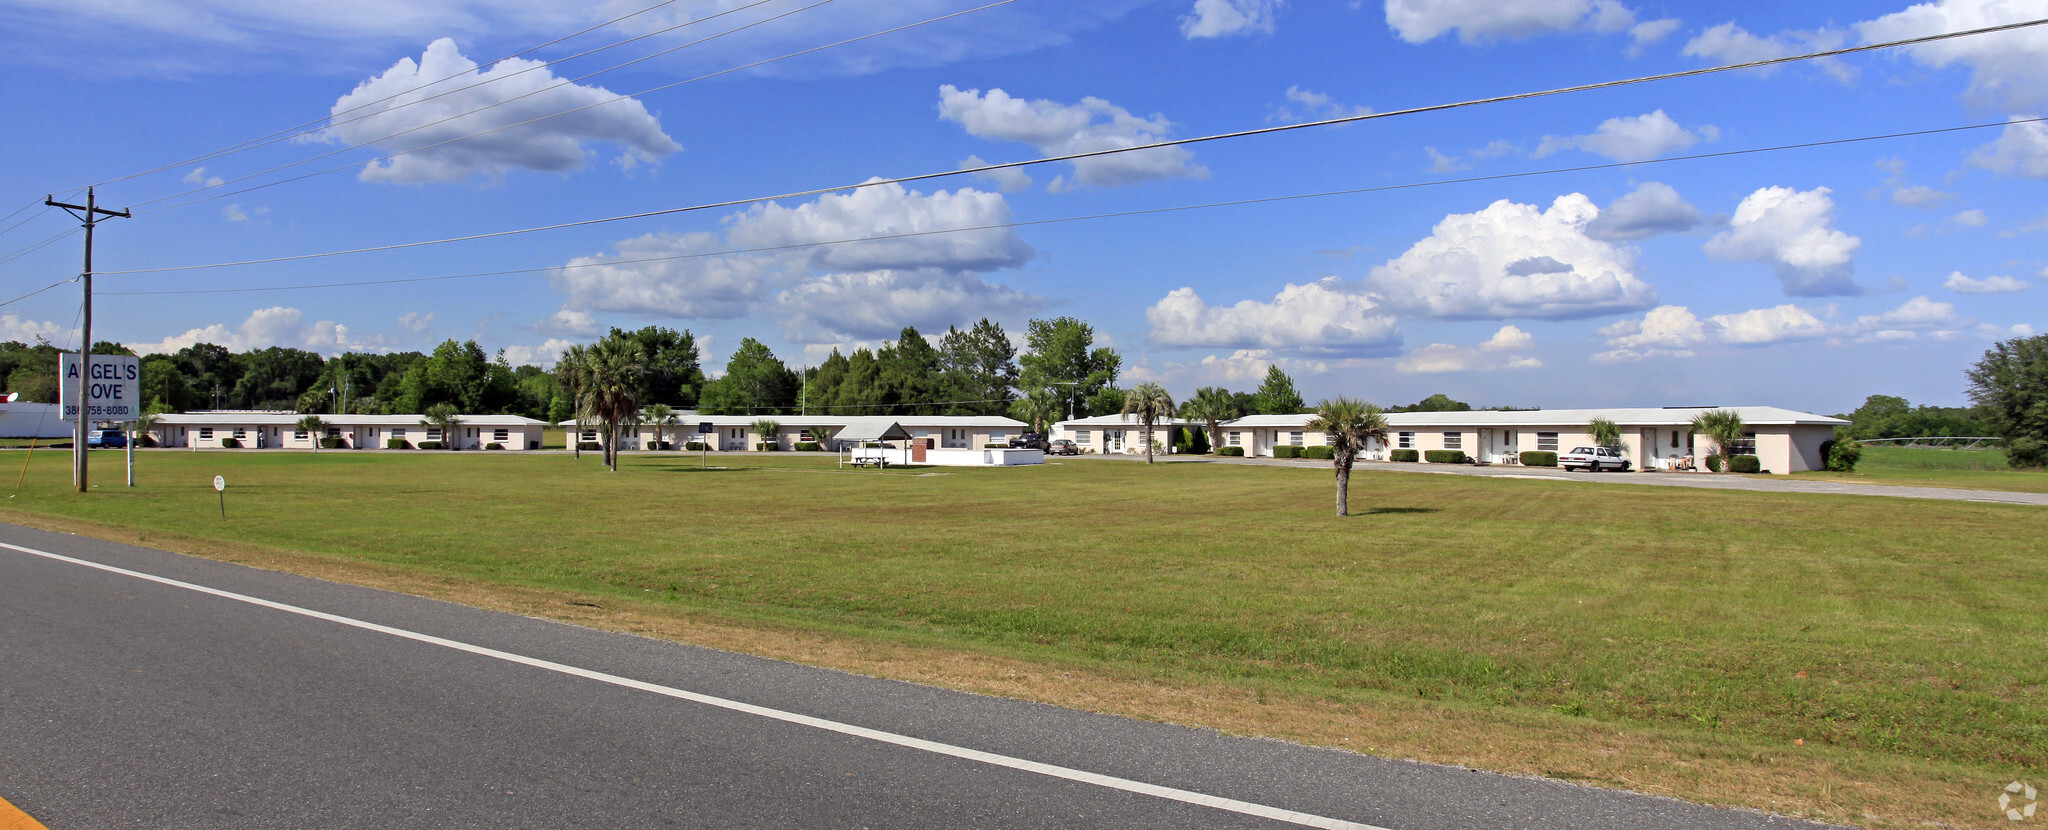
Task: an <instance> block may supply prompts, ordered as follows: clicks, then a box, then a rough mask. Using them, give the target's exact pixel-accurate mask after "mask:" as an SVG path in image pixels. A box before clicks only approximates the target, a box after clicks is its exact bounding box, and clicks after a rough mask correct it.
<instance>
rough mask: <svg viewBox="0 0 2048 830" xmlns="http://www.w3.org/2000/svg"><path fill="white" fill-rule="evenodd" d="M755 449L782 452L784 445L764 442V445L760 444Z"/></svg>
mask: <svg viewBox="0 0 2048 830" xmlns="http://www.w3.org/2000/svg"><path fill="white" fill-rule="evenodd" d="M754 449H757V450H760V451H761V452H780V451H781V450H782V445H781V444H762V445H760V446H758V447H755V448H754Z"/></svg>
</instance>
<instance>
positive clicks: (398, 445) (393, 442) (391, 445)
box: [384, 438, 412, 450]
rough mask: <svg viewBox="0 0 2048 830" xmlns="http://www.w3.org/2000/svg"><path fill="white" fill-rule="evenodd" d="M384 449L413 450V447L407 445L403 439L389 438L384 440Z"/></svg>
mask: <svg viewBox="0 0 2048 830" xmlns="http://www.w3.org/2000/svg"><path fill="white" fill-rule="evenodd" d="M384 448H385V449H387V450H409V449H412V445H411V444H408V443H406V442H405V439H403V438H387V439H385V440H384Z"/></svg>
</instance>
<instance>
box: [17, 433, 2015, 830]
mask: <svg viewBox="0 0 2048 830" xmlns="http://www.w3.org/2000/svg"><path fill="white" fill-rule="evenodd" d="M138 458H139V469H140V472H139V474H138V475H139V479H140V481H141V483H142V485H143V486H141V487H138V488H134V489H132V490H131V489H129V488H126V487H123V486H121V482H122V477H121V468H120V462H119V455H118V453H113V452H104V453H96V454H95V455H94V460H95V470H96V473H95V478H96V481H98V482H99V483H100V484H99V486H98V487H97V489H96V490H95V492H93V493H91V494H89V495H86V496H80V495H78V494H75V493H72V492H69V489H68V485H69V467H68V456H66V455H64V454H60V453H50V454H47V455H45V454H38V455H37V457H36V458H35V460H34V461H33V462H32V463H30V464H29V465H28V467H27V480H26V483H25V484H24V485H23V486H21V487H20V489H18V490H16V491H13V492H14V498H12V499H10V500H8V501H6V502H5V504H4V508H0V519H6V520H10V521H20V522H24V523H30V524H41V525H44V526H54V527H60V528H62V529H70V530H78V531H81V532H93V533H99V534H101V535H106V536H109V537H110V538H116V539H120V540H123V541H140V542H142V543H144V544H151V545H159V546H164V547H169V548H172V549H177V550H186V551H190V552H195V553H200V554H204V555H215V556H220V557H222V558H228V559H237V560H241V561H251V562H254V563H256V564H262V565H265V566H268V567H279V568H284V569H289V570H298V571H301V572H306V573H311V574H315V575H321V576H329V577H334V578H342V579H354V580H357V581H363V582H366V583H368V584H377V585H383V586H389V587H399V588H401V589H407V590H416V591H418V592H421V593H426V594H429V595H436V596H446V597H449V598H453V599H458V600H460V601H465V602H471V603H474V604H479V605H487V606H494V607H505V608H510V609H512V610H519V611H521V612H523V613H535V614H543V615H552V616H558V617H564V618H569V619H575V620H578V621H582V622H586V623H590V624H597V625H610V626H613V627H619V628H624V629H627V630H636V631H645V632H648V633H654V634H661V635H665V636H676V637H679V638H681V639H694V640H697V641H703V642H709V643H710V644H713V645H720V646H724V647H733V648H742V649H747V650H754V651H758V652H761V653H766V654H771V655H774V656H786V657H794V658H797V659H806V660H810V661H812V662H817V663H821V664H826V665H834V666H838V667H842V668H849V669H853V670H857V671H865V672H868V673H874V674H882V675H888V676H898V677H906V678H911V679H918V680H923V681H927V682H936V683H942V684H947V685H955V686H959V687H963V688H971V689H976V690H980V691H990V692H995V693H1003V694H1015V695H1020V696H1027V697H1037V698H1040V699H1045V700H1049V701H1052V702H1059V703H1067V704H1070V705H1083V706H1090V707H1092V708H1098V709H1104V710H1109V711H1119V712H1124V713H1127V714H1134V715H1138V716H1144V717H1156V718H1162V719H1169V720H1175V721H1180V722H1188V723H1198V724H1204V725H1210V726H1215V727H1217V728H1222V729H1226V730H1229V731H1236V732H1251V733H1259V734H1269V735H1275V736H1279V737H1286V738H1290V739H1296V740H1304V741H1309V742H1314V743H1322V744H1327V745H1331V746H1339V747H1345V748H1352V749H1358V750H1361V751H1370V752H1376V753H1379V754H1390V755H1396V756H1399V757H1416V758H1422V759H1427V760H1435V761H1442V762H1450V763H1464V764H1470V765H1474V766H1480V767H1485V768H1489V769H1497V770H1502V771H1510V772H1526V773H1535V774H1545V775H1553V776H1562V777H1567V778H1573V779H1579V780H1584V781H1588V782H1591V783H1597V784H1602V785H1607V786H1617V787H1626V788H1630V789H1636V790H1641V791H1647V792H1655V793H1662V794H1669V795H1675V796H1679V797H1683V798H1689V799H1693V800H1698V801H1704V802H1709V803H1721V804H1739V805H1745V806H1750V807H1756V808H1760V809H1769V810H1777V811H1781V812H1787V813H1791V814H1796V815H1803V816H1810V817H1816V818H1824V819H1830V820H1835V821H1847V822H1852V823H1857V824H1862V825H1866V826H1881V827H1918V826H1924V825H1923V822H1929V821H1932V822H1940V823H1943V824H1946V825H1949V826H1984V827H1989V826H1994V825H1996V826H2003V822H2004V819H2003V818H2002V816H2000V815H1999V814H1998V812H1997V811H1996V810H1995V809H1993V807H1994V802H1995V800H1996V798H1997V795H1998V788H1999V787H2001V786H2003V785H2004V784H2005V783H2006V782H2008V781H2011V780H2015V779H2020V780H2027V779H2030V778H2032V779H2036V780H2038V779H2040V778H2041V777H2042V776H2041V773H2042V772H2043V770H2044V768H2048V660H2044V659H2043V655H2044V654H2048V509H2041V508H2031V507H2020V506H2011V505H1994V504H1979V503H1962V502H1928V501H1921V500H1906V499H1883V498H1864V497H1844V496H1816V495H1794V494H1760V493H1739V492H1718V491H1700V490H1693V489H1690V488H1667V487H1647V486H1627V485H1606V484H1595V483H1582V482H1573V481H1530V480H1508V479H1497V478H1481V477H1466V476H1425V475H1411V474H1400V473H1369V472H1368V473H1360V474H1359V475H1357V476H1356V477H1354V479H1353V482H1352V508H1353V510H1354V511H1355V512H1356V513H1357V514H1358V515H1354V516H1352V517H1350V518H1348V519H1337V518H1335V517H1334V516H1332V515H1331V497H1332V486H1331V482H1330V477H1329V474H1328V473H1327V472H1322V471H1307V470H1300V469H1288V468H1275V467H1254V466H1242V465H1230V464H1207V463H1174V464H1158V465H1152V466H1147V465H1145V464H1143V463H1137V462H1128V461H1117V460H1100V459H1078V460H1069V461H1067V462H1065V463H1061V464H1051V465H1047V466H1044V467H1036V468H1012V469H998V470H965V469H956V470H946V469H925V470H909V471H897V470H891V471H888V472H883V473H876V472H840V471H837V470H835V469H833V466H832V463H831V462H830V461H829V460H823V459H816V458H802V457H791V456H780V457H763V456H758V455H754V456H743V457H741V456H717V455H714V456H712V457H711V462H712V464H713V467H714V468H713V469H702V468H700V467H699V466H698V465H699V461H698V458H697V456H695V455H694V454H681V455H662V456H629V457H627V458H626V459H625V462H624V465H623V470H622V471H621V472H619V473H616V474H614V473H611V472H608V471H605V470H604V469H603V468H601V467H600V466H599V465H598V463H597V462H596V460H595V457H594V456H593V455H586V456H585V458H584V459H583V460H582V461H580V462H579V461H577V460H575V459H573V458H571V457H569V456H567V455H556V454H547V455H522V454H516V453H484V452H470V453H457V454H448V453H349V452H325V453H321V454H319V455H317V456H316V455H313V454H306V453H235V452H207V453H190V452H177V451H164V452H145V453H142V454H141V455H140V456H139V457H138ZM5 461H6V462H7V463H8V464H10V465H16V466H10V467H9V468H8V469H7V470H6V472H9V473H18V472H19V471H20V468H19V466H18V465H21V464H22V463H23V454H21V453H7V454H6V456H5ZM720 464H725V465H732V468H729V469H718V468H717V465H720ZM216 474H219V475H224V476H226V478H227V480H228V482H229V490H228V494H227V519H226V520H225V521H223V520H222V519H221V518H220V515H219V513H218V508H217V506H216V504H217V503H216V496H215V494H214V492H213V490H212V488H211V485H210V481H211V479H212V477H213V476H214V475H216Z"/></svg>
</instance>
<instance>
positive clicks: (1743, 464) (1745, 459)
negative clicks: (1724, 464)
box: [1728, 455, 1764, 473]
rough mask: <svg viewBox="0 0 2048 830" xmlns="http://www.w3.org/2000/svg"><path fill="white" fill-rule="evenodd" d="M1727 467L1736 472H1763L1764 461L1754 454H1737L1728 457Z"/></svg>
mask: <svg viewBox="0 0 2048 830" xmlns="http://www.w3.org/2000/svg"><path fill="white" fill-rule="evenodd" d="M1728 469H1730V470H1734V471H1735V472H1738V473H1760V472H1763V469H1764V462H1763V459H1760V458H1757V457H1756V456H1754V455H1738V456H1735V457H1734V458H1730V459H1728Z"/></svg>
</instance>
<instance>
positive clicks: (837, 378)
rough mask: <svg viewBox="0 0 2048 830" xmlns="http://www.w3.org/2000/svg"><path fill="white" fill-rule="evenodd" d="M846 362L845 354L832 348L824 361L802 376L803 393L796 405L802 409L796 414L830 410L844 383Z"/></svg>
mask: <svg viewBox="0 0 2048 830" xmlns="http://www.w3.org/2000/svg"><path fill="white" fill-rule="evenodd" d="M848 364H849V361H848V360H847V359H846V355H843V354H840V353H839V349H837V348H834V349H833V350H832V355H831V356H830V357H827V358H825V362H823V363H820V364H818V366H817V367H816V368H814V369H812V370H811V372H810V374H809V376H807V377H805V378H804V386H803V394H802V396H801V398H800V401H801V403H800V404H799V405H798V409H801V410H803V411H802V412H799V413H798V414H800V415H808V414H810V413H812V412H826V413H829V412H832V411H833V410H832V403H833V401H835V400H837V399H838V397H839V392H840V387H841V386H842V385H843V384H845V383H846V375H847V371H848ZM847 414H850V415H858V414H860V413H858V412H851V413H847Z"/></svg>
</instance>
